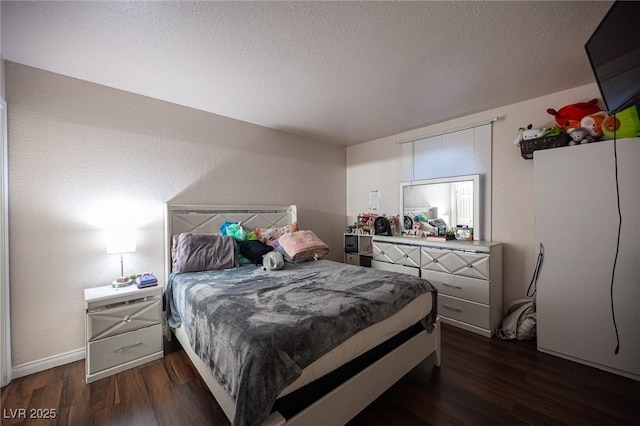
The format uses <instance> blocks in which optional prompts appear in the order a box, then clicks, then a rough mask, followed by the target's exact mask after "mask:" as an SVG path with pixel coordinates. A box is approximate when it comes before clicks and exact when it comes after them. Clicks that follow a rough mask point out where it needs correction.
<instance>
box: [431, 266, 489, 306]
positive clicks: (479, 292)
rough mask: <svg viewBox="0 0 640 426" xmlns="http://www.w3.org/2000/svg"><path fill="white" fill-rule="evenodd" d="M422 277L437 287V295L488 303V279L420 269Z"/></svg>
mask: <svg viewBox="0 0 640 426" xmlns="http://www.w3.org/2000/svg"><path fill="white" fill-rule="evenodd" d="M421 276H422V278H425V279H427V280H428V281H429V282H430V283H431V284H433V286H434V287H435V288H437V289H438V296H439V295H441V294H445V295H448V296H455V297H458V298H460V299H468V300H472V301H474V302H478V303H484V304H486V305H488V304H489V284H490V283H489V281H484V280H479V279H475V278H468V277H461V276H459V275H451V274H445V273H443V272H434V271H429V270H426V269H422V275H421Z"/></svg>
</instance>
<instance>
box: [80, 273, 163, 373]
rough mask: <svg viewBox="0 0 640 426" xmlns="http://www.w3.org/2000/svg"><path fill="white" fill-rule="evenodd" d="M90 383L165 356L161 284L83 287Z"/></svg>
mask: <svg viewBox="0 0 640 426" xmlns="http://www.w3.org/2000/svg"><path fill="white" fill-rule="evenodd" d="M84 305H85V312H86V340H87V357H86V361H85V365H86V372H87V383H91V382H94V381H96V380H99V379H102V378H103V377H107V376H110V375H112V374H115V373H118V372H120V371H124V370H127V369H129V368H132V367H135V366H137V365H140V364H144V363H145V362H149V361H152V360H154V359H159V358H162V357H163V356H164V352H163V349H162V287H161V286H154V287H147V288H143V289H138V288H137V287H136V286H135V284H132V285H129V286H127V287H120V288H113V287H112V286H111V285H107V286H102V287H94V288H87V289H85V290H84Z"/></svg>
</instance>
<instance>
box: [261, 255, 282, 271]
mask: <svg viewBox="0 0 640 426" xmlns="http://www.w3.org/2000/svg"><path fill="white" fill-rule="evenodd" d="M283 267H284V256H282V253H280V252H277V251H275V250H274V251H270V252H269V253H267V254H265V255H264V257H263V258H262V269H264V270H265V271H267V270H268V271H277V270H278V269H282V268H283Z"/></svg>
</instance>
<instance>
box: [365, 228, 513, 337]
mask: <svg viewBox="0 0 640 426" xmlns="http://www.w3.org/2000/svg"><path fill="white" fill-rule="evenodd" d="M371 267H372V268H376V269H383V270H387V271H394V272H402V273H406V274H410V275H414V276H420V277H422V278H425V279H427V280H429V282H430V283H431V284H433V286H434V287H436V288H437V289H438V316H439V317H440V319H441V321H442V322H446V323H448V324H452V325H455V326H457V327H460V328H464V329H465V330H468V331H472V332H474V333H478V334H481V335H483V336H486V337H491V335H492V334H493V333H494V332H495V330H496V328H497V327H498V325H499V324H500V321H501V320H502V244H501V243H497V242H491V241H446V242H437V241H427V240H424V239H419V238H406V237H385V236H374V237H373V260H372V261H371Z"/></svg>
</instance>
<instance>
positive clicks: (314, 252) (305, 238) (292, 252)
mask: <svg viewBox="0 0 640 426" xmlns="http://www.w3.org/2000/svg"><path fill="white" fill-rule="evenodd" d="M278 241H279V242H280V247H282V248H283V249H284V250H285V251H286V252H287V254H288V255H289V257H291V259H293V260H298V259H309V258H311V259H316V260H317V259H322V258H323V257H324V256H325V255H326V254H327V253H329V246H327V245H326V244H325V243H324V242H323V241H322V240H321V239H320V238H318V236H317V235H316V234H314V233H313V231H298V232H293V233H291V234H285V235H283V236H281V237H280V239H279V240H278Z"/></svg>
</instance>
